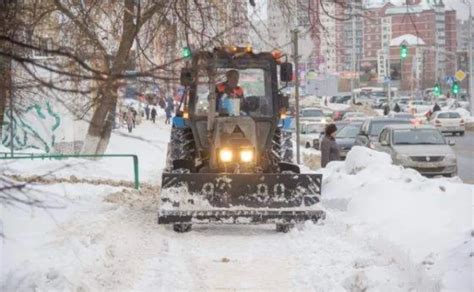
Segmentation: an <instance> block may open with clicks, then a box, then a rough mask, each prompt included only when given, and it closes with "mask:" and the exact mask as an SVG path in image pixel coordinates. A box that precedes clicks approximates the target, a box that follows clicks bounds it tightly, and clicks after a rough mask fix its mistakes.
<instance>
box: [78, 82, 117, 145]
mask: <svg viewBox="0 0 474 292" xmlns="http://www.w3.org/2000/svg"><path fill="white" fill-rule="evenodd" d="M116 106H117V87H116V86H107V87H106V89H105V90H104V92H103V94H102V98H101V100H100V102H99V104H98V106H97V108H96V110H95V111H94V114H93V115H92V119H91V122H90V125H89V129H88V131H87V136H86V139H85V141H84V146H83V147H82V153H84V154H104V153H105V150H107V146H108V145H109V141H110V135H111V133H112V128H113V125H114V120H115V110H116Z"/></svg>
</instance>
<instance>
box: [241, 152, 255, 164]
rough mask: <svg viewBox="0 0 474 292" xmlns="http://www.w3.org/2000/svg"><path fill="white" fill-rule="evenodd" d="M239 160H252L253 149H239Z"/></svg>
mask: <svg viewBox="0 0 474 292" xmlns="http://www.w3.org/2000/svg"><path fill="white" fill-rule="evenodd" d="M240 161H242V162H252V161H253V149H242V150H240Z"/></svg>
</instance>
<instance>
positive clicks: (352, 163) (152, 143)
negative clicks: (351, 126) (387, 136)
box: [0, 123, 473, 291]
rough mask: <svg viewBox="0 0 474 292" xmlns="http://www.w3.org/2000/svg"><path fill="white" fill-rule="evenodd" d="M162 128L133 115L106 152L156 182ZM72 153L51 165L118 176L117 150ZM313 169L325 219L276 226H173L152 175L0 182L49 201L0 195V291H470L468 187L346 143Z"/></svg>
mask: <svg viewBox="0 0 474 292" xmlns="http://www.w3.org/2000/svg"><path fill="white" fill-rule="evenodd" d="M168 134H169V129H166V128H165V127H163V126H158V125H151V124H146V123H145V124H144V125H142V126H139V127H137V129H135V131H134V133H132V135H131V136H126V135H125V136H124V135H118V133H115V134H113V137H112V141H111V149H110V150H109V152H111V151H112V150H113V151H115V152H117V151H124V152H125V151H126V152H129V153H137V154H138V155H139V156H140V164H141V169H140V170H141V172H142V173H141V174H142V176H143V177H145V178H146V179H147V181H149V182H151V183H155V182H156V183H158V181H157V180H158V178H159V174H160V172H161V169H162V168H163V166H164V156H165V151H166V141H167V139H168ZM144 139H147V140H144ZM64 162H67V163H71V160H66V161H64ZM64 162H61V161H52V162H49V161H47V162H43V163H40V162H38V163H37V164H36V163H35V164H32V163H31V161H28V162H15V163H9V164H6V165H5V164H2V165H0V173H1V174H5V173H12V174H25V173H26V174H39V173H42V172H43V173H44V172H47V171H51V170H53V169H55V168H59V167H60V166H61V165H63V163H64ZM73 162H74V163H71V164H72V166H71V167H69V168H66V169H63V170H61V171H59V172H57V173H54V175H56V176H58V177H61V176H63V175H70V174H74V175H77V176H80V177H88V178H91V177H92V178H94V177H103V178H109V179H112V178H115V177H117V178H125V179H129V180H131V170H130V168H131V166H130V165H128V163H130V164H131V162H128V161H126V162H107V161H106V160H105V159H104V160H101V161H86V163H85V164H84V161H82V160H78V161H77V162H76V161H73ZM76 163H83V164H82V165H79V164H76ZM121 163H124V164H123V165H122V164H121ZM118 164H121V165H118ZM32 168H33V169H32ZM304 169H305V171H307V168H306V167H305V168H304ZM78 171H80V172H81V173H80V174H78V173H77V172H78ZM322 173H323V175H324V181H323V202H322V205H323V207H324V208H325V209H326V210H327V219H326V220H325V221H324V222H321V223H319V224H317V225H314V224H312V223H307V224H305V225H304V226H298V227H297V228H296V229H294V230H292V231H291V232H290V233H288V234H281V233H275V231H274V226H271V225H263V226H221V225H211V226H196V227H195V228H193V231H191V232H190V233H186V234H177V233H174V232H173V231H172V230H171V229H170V228H168V227H164V226H158V225H157V224H156V215H157V208H158V198H157V195H158V193H159V188H156V189H150V188H149V187H147V188H144V189H142V190H141V191H140V192H138V191H135V190H132V189H122V188H117V187H111V186H106V185H88V184H69V183H55V184H51V185H37V184H29V185H28V188H27V189H23V190H8V194H9V195H14V196H17V197H18V196H20V197H22V196H23V195H24V194H27V195H29V196H30V197H31V198H35V199H38V200H41V201H46V202H47V203H48V204H49V205H51V206H53V207H60V208H47V209H38V208H30V207H25V206H22V205H18V204H16V205H14V206H9V205H5V204H4V201H3V200H2V201H0V203H2V205H1V206H0V217H1V222H2V224H3V228H2V230H1V231H2V233H3V234H4V235H5V238H4V239H3V241H2V242H1V247H0V250H1V254H0V262H1V263H2V268H1V270H0V272H1V276H0V290H1V291H71V290H75V291H176V290H219V289H220V290H239V289H246V290H250V291H253V290H269V291H288V290H293V291H345V290H349V291H438V290H457V291H472V288H473V287H472V282H471V279H472V277H473V270H472V266H473V262H472V259H473V257H471V253H472V244H473V242H472V235H471V233H472V230H473V227H472V226H473V222H472V220H473V217H472V214H473V213H472V212H473V203H472V202H473V200H472V199H473V187H472V186H470V185H466V184H462V183H461V182H460V180H459V179H426V178H424V177H422V176H420V175H419V174H417V173H416V172H415V171H412V170H405V169H403V168H401V167H399V166H394V165H392V164H391V161H390V157H388V156H387V155H384V154H381V153H377V152H374V151H371V150H368V149H365V148H359V147H356V148H354V149H353V150H352V151H351V152H350V153H349V156H348V158H347V161H346V162H334V163H331V164H330V165H329V166H328V167H327V168H326V169H324V170H322ZM113 176H115V177H113ZM0 178H1V177H0ZM0 181H1V180H0ZM6 185H8V184H6V183H2V184H1V185H0V187H4V186H6ZM1 194H6V191H2V193H1ZM22 198H23V197H22Z"/></svg>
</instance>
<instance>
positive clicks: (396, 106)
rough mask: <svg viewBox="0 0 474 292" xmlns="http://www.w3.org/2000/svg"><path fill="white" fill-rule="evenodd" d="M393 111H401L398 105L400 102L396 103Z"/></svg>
mask: <svg viewBox="0 0 474 292" xmlns="http://www.w3.org/2000/svg"><path fill="white" fill-rule="evenodd" d="M393 111H394V112H396V113H399V112H400V111H401V109H400V106H399V105H398V103H395V106H394V107H393Z"/></svg>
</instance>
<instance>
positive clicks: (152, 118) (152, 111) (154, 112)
mask: <svg viewBox="0 0 474 292" xmlns="http://www.w3.org/2000/svg"><path fill="white" fill-rule="evenodd" d="M156 114H157V113H156V108H155V107H153V108H152V109H151V120H152V121H153V124H154V123H155V121H156Z"/></svg>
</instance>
